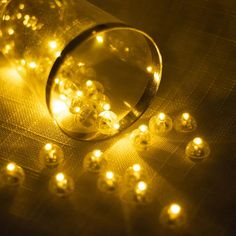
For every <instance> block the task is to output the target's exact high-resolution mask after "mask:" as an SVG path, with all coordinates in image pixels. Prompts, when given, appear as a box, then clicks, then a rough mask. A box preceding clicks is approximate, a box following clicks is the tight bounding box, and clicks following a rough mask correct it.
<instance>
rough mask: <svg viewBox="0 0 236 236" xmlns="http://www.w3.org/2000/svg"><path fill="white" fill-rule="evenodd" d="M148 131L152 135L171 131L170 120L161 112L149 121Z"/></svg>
mask: <svg viewBox="0 0 236 236" xmlns="http://www.w3.org/2000/svg"><path fill="white" fill-rule="evenodd" d="M149 129H150V131H151V132H152V133H153V134H156V135H158V134H164V133H167V132H169V131H170V130H171V129H172V119H171V118H170V117H169V116H168V115H166V114H165V113H163V112H161V113H159V114H158V115H156V116H153V117H151V119H150V120H149Z"/></svg>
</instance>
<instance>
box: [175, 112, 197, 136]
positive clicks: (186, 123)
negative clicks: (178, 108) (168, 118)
mask: <svg viewBox="0 0 236 236" xmlns="http://www.w3.org/2000/svg"><path fill="white" fill-rule="evenodd" d="M174 127H175V130H176V131H178V132H182V133H187V132H192V131H194V130H195V129H196V128H197V122H196V120H195V119H194V117H193V116H191V115H190V114H189V113H187V112H185V113H182V114H181V115H180V116H178V117H177V118H176V120H175V123H174Z"/></svg>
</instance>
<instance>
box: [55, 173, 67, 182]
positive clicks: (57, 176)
mask: <svg viewBox="0 0 236 236" xmlns="http://www.w3.org/2000/svg"><path fill="white" fill-rule="evenodd" d="M63 180H65V175H64V174H63V173H58V174H56V181H57V182H62V181H63Z"/></svg>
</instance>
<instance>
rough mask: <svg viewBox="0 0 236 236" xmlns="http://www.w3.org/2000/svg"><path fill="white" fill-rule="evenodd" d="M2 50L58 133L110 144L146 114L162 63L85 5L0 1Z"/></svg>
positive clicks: (72, 0)
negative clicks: (50, 117)
mask: <svg viewBox="0 0 236 236" xmlns="http://www.w3.org/2000/svg"><path fill="white" fill-rule="evenodd" d="M0 1H1V5H0V7H1V8H0V9H1V12H0V13H1V22H0V29H1V30H0V43H1V44H0V45H1V46H0V49H1V52H2V53H3V54H4V55H5V57H6V58H8V59H9V60H10V62H11V63H12V64H13V65H14V66H15V67H16V69H17V70H18V72H19V73H20V74H21V76H22V77H23V79H24V80H26V81H27V83H28V84H29V86H30V87H31V88H32V89H33V90H34V91H35V92H36V93H37V94H38V96H39V97H40V98H41V100H42V101H43V102H46V104H47V107H48V109H49V111H50V113H51V114H52V117H53V118H54V120H55V121H56V123H57V124H58V126H59V127H60V128H61V130H62V131H63V132H65V133H66V134H68V135H69V136H71V137H73V138H77V139H80V140H99V139H105V138H107V137H111V136H113V135H115V134H117V133H119V132H120V131H122V130H124V129H125V128H127V127H128V126H130V125H131V124H132V123H133V122H134V121H135V120H137V119H138V118H139V117H140V116H141V114H142V113H143V112H144V111H145V110H146V109H147V107H148V106H149V104H150V102H151V100H152V98H153V97H154V96H155V94H156V91H157V89H158V86H159V83H160V79H161V73H162V59H161V54H160V52H159V49H158V47H157V46H156V44H155V42H154V41H153V40H152V39H151V38H150V37H149V36H148V35H147V34H145V33H144V32H142V31H140V30H137V29H135V28H132V27H129V26H127V25H126V24H124V23H122V22H121V21H119V20H117V19H116V18H114V17H113V16H111V15H109V14H108V13H106V12H104V11H102V10H101V9H99V8H97V7H95V6H94V5H91V4H90V3H88V2H87V1H84V0H39V1H34V0H27V1H26V0H0Z"/></svg>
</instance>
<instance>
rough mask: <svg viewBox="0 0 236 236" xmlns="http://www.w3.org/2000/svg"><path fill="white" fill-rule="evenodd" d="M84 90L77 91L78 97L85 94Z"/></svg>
mask: <svg viewBox="0 0 236 236" xmlns="http://www.w3.org/2000/svg"><path fill="white" fill-rule="evenodd" d="M83 94H84V93H83V91H81V90H78V91H77V92H76V95H77V96H78V97H82V96H83Z"/></svg>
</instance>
